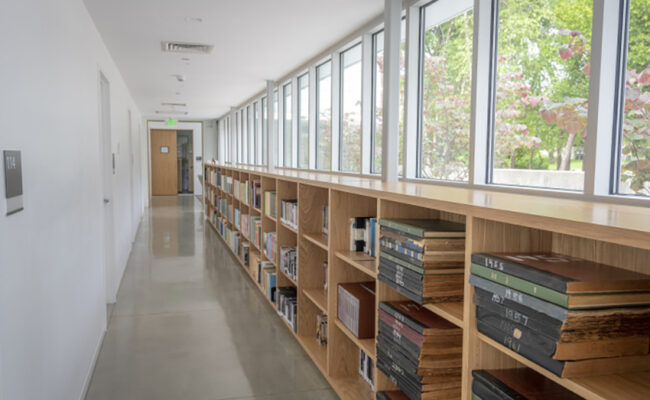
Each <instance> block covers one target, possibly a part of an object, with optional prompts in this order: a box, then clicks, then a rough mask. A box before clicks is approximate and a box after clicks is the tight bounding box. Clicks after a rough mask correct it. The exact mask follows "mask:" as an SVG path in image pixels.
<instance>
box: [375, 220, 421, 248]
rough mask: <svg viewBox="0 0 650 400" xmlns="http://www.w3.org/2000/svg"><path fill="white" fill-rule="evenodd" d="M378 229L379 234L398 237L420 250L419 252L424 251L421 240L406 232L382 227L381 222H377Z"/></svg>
mask: <svg viewBox="0 0 650 400" xmlns="http://www.w3.org/2000/svg"><path fill="white" fill-rule="evenodd" d="M379 227H380V232H383V233H389V234H391V233H392V234H393V235H394V236H397V237H400V238H402V239H405V240H408V241H410V242H412V243H414V244H416V245H417V246H418V247H419V248H421V249H422V250H421V251H424V242H423V239H422V238H420V237H418V236H415V235H411V234H410V233H408V232H402V231H399V230H397V229H393V228H390V227H388V226H386V225H382V224H381V221H380V222H379Z"/></svg>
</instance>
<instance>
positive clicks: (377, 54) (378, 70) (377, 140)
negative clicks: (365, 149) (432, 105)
mask: <svg viewBox="0 0 650 400" xmlns="http://www.w3.org/2000/svg"><path fill="white" fill-rule="evenodd" d="M405 34H406V20H405V19H402V26H401V38H402V42H401V45H400V60H399V61H400V63H399V64H400V68H399V139H398V145H399V169H400V172H399V173H400V175H401V174H402V172H401V171H402V158H403V156H402V153H403V150H404V146H403V143H404V141H403V140H404V82H405V78H406V65H405V55H406V54H405V51H406V41H405V38H406V35H405ZM372 46H373V57H374V59H373V65H374V70H373V76H372V80H373V82H372V87H373V91H372V96H373V101H372V107H373V111H372V115H373V119H372V136H371V140H372V145H371V151H372V155H371V160H372V162H371V165H370V172H371V173H373V174H379V173H381V151H382V135H383V132H382V130H383V125H382V121H383V107H384V31H383V30H382V31H379V32H377V33H375V34H374V35H373V37H372Z"/></svg>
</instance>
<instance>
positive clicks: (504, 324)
mask: <svg viewBox="0 0 650 400" xmlns="http://www.w3.org/2000/svg"><path fill="white" fill-rule="evenodd" d="M476 315H477V317H476V318H477V320H479V321H481V322H483V323H485V324H487V325H490V326H492V327H493V328H496V329H499V330H500V331H502V332H504V333H506V334H508V335H510V336H512V337H515V338H517V340H518V341H519V342H521V343H522V344H523V345H525V346H529V347H531V348H533V349H535V350H536V351H537V352H539V353H540V354H541V355H544V356H547V357H551V358H553V359H554V360H563V361H568V360H586V359H591V358H605V357H620V356H633V355H643V354H648V347H649V346H650V340H649V338H648V337H647V336H631V337H623V338H604V339H597V340H590V341H579V342H561V341H559V340H557V339H554V338H551V337H549V336H546V335H544V334H543V333H541V332H538V331H536V330H533V329H530V328H528V327H526V326H524V325H521V324H518V323H516V322H512V321H510V320H509V319H507V318H504V317H501V316H499V315H497V314H495V313H492V312H489V311H488V310H485V309H483V308H481V307H477V309H476Z"/></svg>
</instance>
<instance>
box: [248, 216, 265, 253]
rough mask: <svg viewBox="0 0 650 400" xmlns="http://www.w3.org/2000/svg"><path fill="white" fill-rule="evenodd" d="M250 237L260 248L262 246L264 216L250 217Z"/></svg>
mask: <svg viewBox="0 0 650 400" xmlns="http://www.w3.org/2000/svg"><path fill="white" fill-rule="evenodd" d="M248 235H249V236H248V239H249V240H250V241H251V243H253V244H255V246H256V247H257V248H258V249H261V248H262V217H260V216H259V215H251V216H249V217H248Z"/></svg>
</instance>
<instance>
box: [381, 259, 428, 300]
mask: <svg viewBox="0 0 650 400" xmlns="http://www.w3.org/2000/svg"><path fill="white" fill-rule="evenodd" d="M378 271H379V273H380V274H383V275H384V276H386V277H387V278H389V279H390V280H392V281H394V282H395V283H396V284H398V285H400V286H404V287H406V288H408V289H409V290H411V291H413V292H415V293H418V292H421V291H422V289H423V287H424V286H423V283H422V275H418V274H416V273H415V272H413V271H410V270H406V271H404V269H403V268H402V269H400V270H398V269H395V267H394V266H390V265H386V264H384V263H379V269H378Z"/></svg>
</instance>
